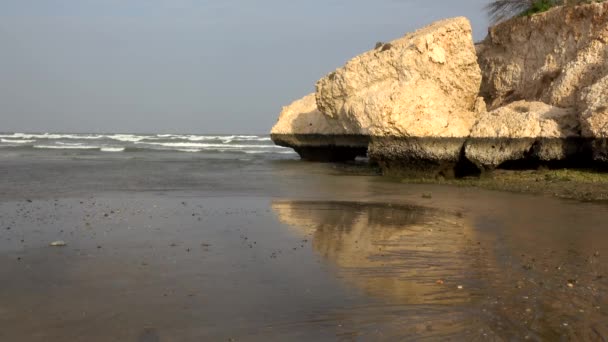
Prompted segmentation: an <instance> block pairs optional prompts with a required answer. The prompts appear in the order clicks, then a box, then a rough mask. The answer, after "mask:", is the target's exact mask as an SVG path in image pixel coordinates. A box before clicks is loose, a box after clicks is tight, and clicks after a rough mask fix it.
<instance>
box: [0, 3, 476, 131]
mask: <svg viewBox="0 0 608 342" xmlns="http://www.w3.org/2000/svg"><path fill="white" fill-rule="evenodd" d="M487 1H488V0H465V1H451V0H373V1H372V0H308V1H299V0H258V1H253V0H0V51H1V52H2V53H1V54H0V132H1V131H4V132H6V131H19V132H22V131H38V132H41V131H43V132H46V131H55V132H176V133H266V132H268V131H269V130H270V127H271V126H272V125H273V124H274V122H275V121H276V118H277V116H278V113H279V112H280V110H281V107H282V106H283V105H285V104H288V103H290V102H291V101H292V100H295V99H297V98H299V97H302V96H304V95H306V94H308V93H310V92H312V91H313V90H314V84H315V82H316V81H317V80H318V79H319V78H321V77H322V76H324V75H325V74H327V73H328V72H330V71H332V70H333V69H335V68H336V67H339V66H341V65H343V64H344V62H346V61H347V60H348V59H350V58H351V57H354V56H355V55H357V54H359V53H361V52H363V51H366V50H369V49H371V48H373V46H374V44H375V43H376V42H377V41H387V40H391V39H394V38H397V37H399V36H401V35H403V34H404V33H406V32H408V31H411V30H414V29H416V28H418V27H421V26H423V25H426V24H428V23H430V22H432V21H434V20H437V19H440V18H446V17H454V16H466V17H468V18H469V19H471V21H472V23H473V29H474V34H475V38H476V39H477V40H479V39H481V38H483V37H484V36H485V33H486V31H487V28H486V27H487V19H486V16H485V14H484V13H483V6H484V5H485V4H486V3H487Z"/></svg>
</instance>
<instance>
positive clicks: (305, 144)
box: [271, 94, 369, 161]
mask: <svg viewBox="0 0 608 342" xmlns="http://www.w3.org/2000/svg"><path fill="white" fill-rule="evenodd" d="M271 138H272V140H273V141H274V142H275V144H277V145H280V146H285V147H291V148H293V149H294V150H295V151H296V152H298V154H299V155H300V156H301V157H302V159H306V160H311V161H346V160H352V159H355V158H356V157H357V156H359V155H363V156H364V155H365V154H366V152H367V145H368V141H369V138H368V137H367V136H364V135H361V134H358V132H357V131H356V130H355V129H352V128H351V127H345V126H344V124H343V123H342V122H341V121H339V120H337V119H334V118H331V117H328V116H326V115H323V114H322V113H321V112H320V111H319V110H318V109H317V103H316V100H315V94H310V95H307V96H305V97H304V98H302V99H300V100H297V101H295V102H293V103H292V104H291V105H289V106H286V107H284V108H283V111H282V112H281V115H280V116H279V120H278V121H277V123H276V125H275V126H274V127H273V128H272V131H271Z"/></svg>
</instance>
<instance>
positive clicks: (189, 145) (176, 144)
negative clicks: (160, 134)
mask: <svg viewBox="0 0 608 342" xmlns="http://www.w3.org/2000/svg"><path fill="white" fill-rule="evenodd" d="M135 143H136V144H145V145H154V146H164V147H183V148H222V149H241V148H243V149H245V148H260V147H272V148H274V145H268V146H259V145H258V146H256V145H226V144H212V143H194V142H143V141H142V142H135Z"/></svg>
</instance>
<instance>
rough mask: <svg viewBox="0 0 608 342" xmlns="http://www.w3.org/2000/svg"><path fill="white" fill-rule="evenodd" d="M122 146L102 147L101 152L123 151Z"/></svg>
mask: <svg viewBox="0 0 608 342" xmlns="http://www.w3.org/2000/svg"><path fill="white" fill-rule="evenodd" d="M124 150H125V148H124V147H102V148H101V152H123V151H124Z"/></svg>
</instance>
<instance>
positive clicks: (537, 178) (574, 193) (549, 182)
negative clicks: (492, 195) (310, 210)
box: [384, 169, 608, 202]
mask: <svg viewBox="0 0 608 342" xmlns="http://www.w3.org/2000/svg"><path fill="white" fill-rule="evenodd" d="M384 177H386V178H388V179H390V180H391V181H395V182H399V183H409V184H437V185H451V186H458V187H469V188H480V189H486V190H495V191H501V192H512V193H523V194H531V195H546V196H552V197H556V198H560V199H571V200H577V201H582V202H604V201H606V202H608V174H607V173H603V172H599V171H597V170H592V169H559V170H543V169H539V170H495V171H493V172H491V173H487V174H484V175H482V176H480V177H478V178H477V177H465V178H460V179H445V178H441V179H429V178H403V177H399V176H397V175H386V176H384Z"/></svg>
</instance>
